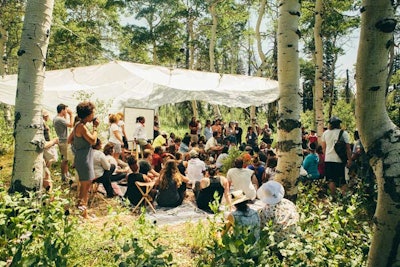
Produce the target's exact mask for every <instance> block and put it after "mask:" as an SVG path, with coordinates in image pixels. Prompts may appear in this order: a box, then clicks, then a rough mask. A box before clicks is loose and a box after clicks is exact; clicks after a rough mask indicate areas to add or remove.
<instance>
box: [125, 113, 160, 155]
mask: <svg viewBox="0 0 400 267" xmlns="http://www.w3.org/2000/svg"><path fill="white" fill-rule="evenodd" d="M154 113H155V111H154V109H146V108H134V107H125V108H124V121H125V131H126V135H127V139H128V142H129V147H130V146H131V145H132V142H131V141H133V131H134V130H135V125H136V118H137V117H139V116H143V117H144V118H145V120H146V122H145V127H146V134H147V138H148V139H152V140H153V139H154V136H153V126H154Z"/></svg>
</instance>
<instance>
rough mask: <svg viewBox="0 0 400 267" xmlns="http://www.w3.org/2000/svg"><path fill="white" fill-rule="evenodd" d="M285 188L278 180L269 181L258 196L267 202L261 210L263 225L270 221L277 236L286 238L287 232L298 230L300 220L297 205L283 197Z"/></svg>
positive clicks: (259, 191) (259, 190) (261, 188)
mask: <svg viewBox="0 0 400 267" xmlns="http://www.w3.org/2000/svg"><path fill="white" fill-rule="evenodd" d="M284 195H285V189H284V188H283V186H282V185H281V184H280V183H279V182H277V181H268V182H266V183H265V184H263V185H262V186H261V187H260V188H259V189H258V190H257V197H258V198H259V199H260V200H261V201H262V202H264V203H265V206H264V207H263V208H262V209H261V210H260V220H261V225H262V227H264V226H265V225H267V224H268V223H269V222H270V221H272V223H273V230H274V232H276V233H277V238H280V240H283V239H285V237H286V234H293V233H295V232H296V228H297V227H296V225H297V222H298V221H299V213H298V212H297V207H296V205H295V204H294V203H293V202H291V201H290V200H288V199H286V198H283V197H284Z"/></svg>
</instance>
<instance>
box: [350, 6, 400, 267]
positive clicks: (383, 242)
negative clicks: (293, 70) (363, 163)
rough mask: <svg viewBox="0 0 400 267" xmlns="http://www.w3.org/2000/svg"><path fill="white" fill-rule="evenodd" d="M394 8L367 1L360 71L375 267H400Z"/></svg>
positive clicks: (399, 137) (359, 107)
mask: <svg viewBox="0 0 400 267" xmlns="http://www.w3.org/2000/svg"><path fill="white" fill-rule="evenodd" d="M392 5H393V2H392V1H388V0H386V1H376V0H364V1H363V6H362V8H361V11H362V14H361V35H360V43H359V48H358V55H357V67H356V73H357V75H356V82H357V97H356V118H357V127H358V129H359V131H360V137H361V142H362V143H363V145H364V148H365V150H366V152H367V153H368V155H369V156H370V157H371V160H370V163H371V165H372V167H373V169H374V172H375V175H376V179H377V184H378V203H377V208H376V211H375V216H374V220H373V221H374V235H373V238H372V243H371V248H370V251H369V254H368V266H371V267H372V266H373V267H376V266H378V267H379V266H399V265H400V254H399V244H400V193H399V192H400V130H399V128H398V127H396V126H395V125H394V124H393V123H392V121H391V120H390V119H389V117H388V114H387V112H386V106H385V93H386V87H387V84H386V79H387V76H388V72H389V69H388V65H387V64H388V59H389V51H390V46H392V45H394V44H393V42H392V40H393V31H394V29H395V26H396V23H397V21H396V20H395V14H394V7H393V6H392Z"/></svg>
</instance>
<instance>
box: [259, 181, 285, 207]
mask: <svg viewBox="0 0 400 267" xmlns="http://www.w3.org/2000/svg"><path fill="white" fill-rule="evenodd" d="M284 195H285V189H284V188H283V186H282V185H281V184H280V183H278V182H276V181H268V182H266V183H265V184H263V185H262V186H261V187H260V188H259V189H258V190H257V197H258V198H259V199H260V200H261V201H262V202H264V203H267V204H270V205H274V204H277V203H279V202H280V201H281V200H282V198H283V196H284Z"/></svg>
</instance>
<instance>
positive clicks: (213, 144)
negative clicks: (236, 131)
mask: <svg viewBox="0 0 400 267" xmlns="http://www.w3.org/2000/svg"><path fill="white" fill-rule="evenodd" d="M217 137H218V132H213V136H212V137H211V138H210V139H208V141H207V143H206V146H205V147H204V150H205V151H206V152H207V153H208V154H210V155H215V154H219V152H220V151H221V150H222V146H220V145H219V144H218V142H217Z"/></svg>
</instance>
